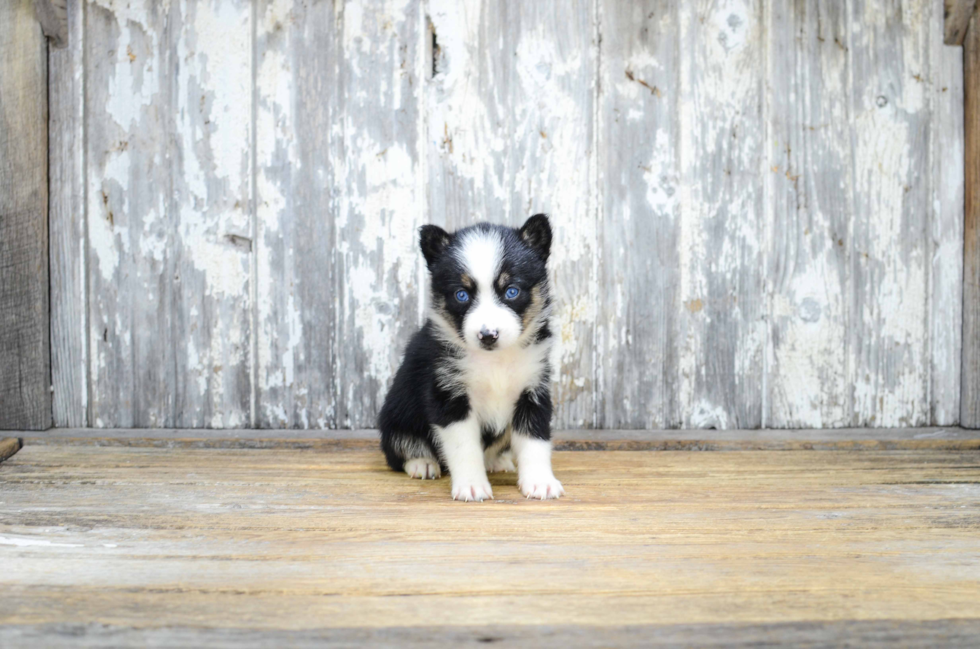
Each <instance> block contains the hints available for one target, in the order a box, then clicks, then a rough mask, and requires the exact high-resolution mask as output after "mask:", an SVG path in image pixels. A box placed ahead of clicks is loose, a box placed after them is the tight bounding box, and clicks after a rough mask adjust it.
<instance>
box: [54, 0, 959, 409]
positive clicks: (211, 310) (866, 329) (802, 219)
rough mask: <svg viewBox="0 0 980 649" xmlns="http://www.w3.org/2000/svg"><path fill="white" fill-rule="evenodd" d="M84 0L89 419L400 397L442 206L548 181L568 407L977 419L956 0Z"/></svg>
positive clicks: (68, 352)
mask: <svg viewBox="0 0 980 649" xmlns="http://www.w3.org/2000/svg"><path fill="white" fill-rule="evenodd" d="M71 16H72V18H71V24H70V27H71V29H72V30H73V31H72V33H73V34H75V35H76V36H77V38H75V39H74V40H73V43H74V44H73V45H72V47H74V48H75V49H73V50H70V51H69V53H68V55H67V56H66V57H62V58H66V59H67V60H66V62H64V63H62V62H61V60H60V59H58V61H57V62H56V64H53V65H52V75H51V83H52V92H53V93H55V92H56V89H57V88H60V87H61V86H60V85H59V84H62V83H66V81H65V77H66V76H68V77H71V79H72V83H74V84H75V85H74V86H70V87H81V80H82V79H83V80H84V87H85V93H84V95H83V99H82V100H81V103H80V104H79V105H78V106H77V108H76V109H74V110H67V109H66V110H65V115H66V117H65V118H64V122H58V124H60V126H59V128H62V129H64V131H65V132H71V138H73V139H74V141H75V142H78V143H82V142H84V143H85V148H84V150H82V151H81V152H80V153H79V154H78V155H75V156H74V157H73V156H70V155H64V156H62V157H60V158H59V157H58V156H54V157H53V164H54V165H62V164H63V165H65V166H66V169H67V171H65V172H64V173H62V174H60V175H59V174H52V178H53V179H54V180H53V182H64V183H66V184H68V183H75V185H77V188H78V189H74V190H73V189H72V188H71V187H68V186H67V185H66V187H65V188H59V187H53V188H52V192H53V195H55V196H57V195H59V194H58V192H59V191H60V192H61V194H63V196H64V197H69V196H77V197H78V198H77V200H76V201H74V203H75V204H76V206H75V208H74V209H75V210H77V211H79V214H78V215H74V214H72V210H71V209H67V208H66V209H61V208H59V209H57V210H55V209H52V219H65V220H66V222H65V223H61V222H55V223H52V232H63V233H65V235H64V236H61V235H59V236H58V237H54V238H53V243H52V246H53V252H52V258H53V259H55V258H58V259H61V258H63V257H65V256H66V255H68V256H69V257H71V256H77V259H69V260H67V261H66V263H65V268H66V269H67V270H66V273H67V275H66V277H69V279H67V280H65V281H70V282H73V284H72V286H75V285H76V284H81V285H82V287H83V288H84V291H82V292H81V298H80V297H79V291H76V290H60V291H59V290H54V291H53V292H52V296H53V297H52V299H53V300H56V301H57V303H56V304H53V306H52V312H53V313H55V314H56V317H58V318H63V321H64V322H63V323H60V324H59V326H56V327H54V328H53V331H57V332H59V333H58V334H57V336H58V339H59V340H58V344H57V345H55V346H54V347H53V350H54V351H53V353H54V355H55V358H54V359H53V365H52V367H53V368H54V369H53V371H54V377H53V378H54V381H53V382H54V384H55V386H56V395H55V410H56V412H55V420H56V422H59V423H61V422H73V423H75V424H76V425H77V424H78V423H79V422H81V423H85V422H87V423H89V424H90V425H94V426H109V427H112V426H156V427H174V426H185V427H242V426H257V427H263V428H347V427H353V428H361V427H370V426H373V424H374V418H375V416H376V413H377V410H378V408H379V407H380V405H381V403H382V401H383V399H384V395H385V393H386V390H387V388H388V386H389V384H390V382H391V379H392V377H393V375H394V372H395V370H396V369H397V367H398V363H399V360H400V355H401V353H402V350H403V349H404V346H405V344H406V343H407V340H408V337H409V336H410V335H411V333H412V332H413V331H414V330H415V328H416V327H417V326H418V323H419V322H420V321H421V320H422V319H423V318H424V305H425V300H426V296H425V293H426V291H427V287H426V286H425V274H424V269H423V265H422V262H421V259H420V255H419V253H418V252H417V249H416V248H417V242H416V236H417V235H416V232H417V228H418V226H419V225H420V224H422V223H426V222H434V223H437V224H440V225H443V226H445V227H448V228H457V227H461V226H464V225H468V224H470V223H474V222H477V221H482V220H490V221H495V222H502V223H508V224H511V225H519V224H520V223H521V222H523V221H524V219H526V218H527V217H528V216H530V215H531V214H534V213H537V212H547V213H549V214H551V216H552V219H553V224H554V228H555V241H554V246H553V253H552V259H551V262H550V267H551V272H552V278H553V283H554V287H555V291H554V296H553V297H554V302H555V309H554V326H553V331H554V333H555V335H556V338H557V340H558V344H557V345H555V348H554V356H553V357H552V371H553V377H554V382H553V393H554V397H555V403H556V419H555V422H554V424H555V425H556V426H559V427H571V428H575V427H592V426H597V427H606V428H650V427H667V428H670V427H704V428H710V427H715V428H734V427H744V428H754V427H759V426H771V427H840V426H924V425H930V424H934V425H949V424H955V423H956V421H957V417H958V412H959V376H960V371H959V363H960V350H961V345H962V341H961V337H960V322H961V318H962V314H961V305H960V302H961V295H962V278H961V277H962V256H961V254H960V251H961V250H962V244H963V232H962V211H963V190H962V174H963V170H962V162H961V160H962V150H963V141H962V121H963V116H962V66H961V63H960V60H959V58H958V50H954V49H952V48H946V47H944V46H943V45H942V11H941V9H940V5H939V3H937V2H933V1H932V0H900V1H896V2H885V1H884V0H852V1H851V2H848V3H824V2H818V1H817V0H799V1H791V0H770V1H768V2H763V1H762V0H697V1H694V2H681V1H679V0H677V1H666V2H665V1H663V0H643V1H629V2H627V1H626V0H569V1H567V2H559V3H537V2H524V3H516V2H491V1H490V0H464V1H457V0H452V1H450V0H428V1H427V2H424V3H423V2H419V1H417V0H383V1H379V2H364V1H360V0H357V1H355V0H346V1H345V0H336V1H335V2H332V3H327V2H316V3H308V2H301V1H300V0H255V2H254V3H252V2H249V1H248V0H169V1H161V2H148V1H146V2H142V1H133V2H118V1H114V0H86V1H85V2H82V3H81V4H80V5H78V6H76V7H75V9H74V10H73V11H72V14H71ZM53 56H54V55H53ZM53 96H57V97H60V95H56V94H55V95H53ZM59 101H60V99H59ZM65 106H66V107H68V108H70V106H69V105H68V104H67V103H66V104H65ZM54 123H55V122H53V124H54ZM65 141H66V142H67V141H69V138H67V136H66V139H65ZM66 150H67V149H66ZM71 169H75V171H71ZM58 179H64V180H58ZM58 200H61V199H58ZM66 200H67V198H66ZM69 202H70V201H69ZM60 204H61V203H59V205H60ZM65 204H66V205H67V204H68V203H65ZM68 219H76V220H77V221H78V223H80V224H82V225H83V226H84V227H80V226H79V225H77V224H73V223H71V222H68ZM59 228H60V229H59ZM71 232H81V235H83V239H82V243H81V244H78V245H67V241H68V239H70V238H71V237H70V236H68V235H69V233H71ZM66 237H67V238H66ZM55 245H57V246H58V248H57V252H56V253H55V252H54V246H55ZM56 255H57V257H56ZM72 273H73V274H74V275H72ZM53 276H55V275H53ZM71 277H74V278H75V279H71ZM79 278H80V279H79ZM59 314H61V315H59ZM68 323H71V326H70V327H68ZM61 324H64V325H65V326H61ZM61 355H63V356H64V358H63V359H62V357H61ZM79 367H81V371H79ZM62 368H63V369H62ZM69 383H70V387H71V389H70V390H69V391H72V392H73V394H72V395H69V396H70V397H71V398H68V397H67V396H66V397H64V398H60V397H61V395H59V394H58V391H59V390H62V389H66V388H65V387H64V386H65V385H68V384H69ZM75 383H79V384H80V385H77V386H76V385H74V384H75ZM66 390H67V389H66Z"/></svg>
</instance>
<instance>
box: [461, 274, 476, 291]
mask: <svg viewBox="0 0 980 649" xmlns="http://www.w3.org/2000/svg"><path fill="white" fill-rule="evenodd" d="M460 281H461V282H462V283H463V286H465V287H466V288H467V289H468V290H470V291H472V290H473V289H474V288H476V282H474V281H473V278H472V277H470V276H469V275H467V274H466V273H463V276H462V277H461V278H460Z"/></svg>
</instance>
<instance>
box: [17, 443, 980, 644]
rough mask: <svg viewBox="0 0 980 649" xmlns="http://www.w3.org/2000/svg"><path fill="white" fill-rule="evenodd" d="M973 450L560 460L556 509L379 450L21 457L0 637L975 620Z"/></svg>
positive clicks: (561, 456) (26, 452)
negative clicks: (456, 496)
mask: <svg viewBox="0 0 980 649" xmlns="http://www.w3.org/2000/svg"><path fill="white" fill-rule="evenodd" d="M977 453H978V452H977V451H969V452H935V451H914V452H906V451H890V452H888V451H885V452H883V451H868V452H863V453H851V452H844V453H838V452H826V453H811V452H792V451H791V452H744V453H684V452H680V453H679V452H663V453H629V452H625V453H622V452H620V453H617V452H604V453H596V452H589V451H585V452H579V453H556V454H555V458H554V463H555V468H556V472H557V474H558V475H559V476H560V477H561V478H562V480H563V481H564V483H565V486H566V489H567V490H568V497H567V498H564V499H562V500H560V501H556V502H531V501H527V500H524V499H523V498H520V497H519V496H518V492H517V489H516V487H515V484H514V476H513V475H512V474H502V475H494V476H493V478H492V482H493V483H494V487H495V489H494V492H495V495H496V496H497V500H495V501H492V502H487V503H483V504H482V505H467V504H463V503H454V502H452V501H450V500H449V498H448V493H447V489H448V487H447V482H446V480H438V481H428V482H420V481H412V480H410V479H408V478H406V477H405V476H404V475H402V474H396V473H393V472H391V471H388V470H387V469H386V467H385V466H384V462H383V458H382V456H381V454H380V453H378V452H377V451H371V452H359V451H350V452H329V453H320V452H315V451H296V450H266V451H258V450H181V451H179V452H176V451H173V450H167V449H154V448H92V447H72V446H31V445H28V446H26V447H25V448H24V449H23V450H22V451H21V452H20V453H18V454H17V455H16V456H14V457H13V458H12V459H11V460H8V461H7V462H5V463H4V464H3V465H0V488H2V492H3V494H4V497H3V502H2V503H0V539H2V541H0V557H2V560H3V564H4V570H3V572H2V574H0V584H2V587H0V624H2V626H3V628H5V629H10V628H12V627H14V628H25V626H26V627H29V628H34V629H44V628H46V627H47V628H51V627H48V626H47V625H55V624H59V625H66V626H68V627H74V626H75V625H83V631H84V625H85V624H87V623H89V622H92V621H97V622H98V623H99V624H100V625H103V628H105V629H119V630H124V629H131V630H134V631H136V630H142V631H143V632H146V633H153V632H159V631H158V630H160V629H164V628H173V627H176V628H187V627H192V626H193V627H196V628H197V629H200V630H202V631H203V630H204V629H225V630H226V631H225V632H244V631H247V630H253V631H255V630H260V631H266V632H271V631H276V630H279V631H299V630H302V629H312V628H317V629H329V628H337V629H348V630H353V629H358V628H360V629H368V628H381V627H404V626H415V625H419V624H423V625H427V626H436V627H439V626H449V627H463V628H467V627H469V628H472V627H484V628H491V627H497V626H502V627H506V628H509V629H512V630H513V629H517V630H519V629H521V628H522V627H523V626H525V625H532V626H533V625H552V626H565V625H573V626H583V627H589V626H598V627H605V628H609V627H617V626H620V625H647V626H649V625H699V624H713V625H733V624H746V623H749V624H802V623H825V622H839V623H840V622H852V621H874V620H879V621H880V620H889V619H891V620H904V621H906V622H907V623H924V622H928V621H940V620H948V619H951V618H959V619H962V620H976V619H977V618H980V603H978V601H977V598H976V592H977V589H978V587H980V569H978V568H977V566H978V565H980V562H978V561H977V559H978V558H980V541H978V539H980V534H978V532H980V523H978V521H980V516H978V514H980V511H978V504H977V503H978V499H977V497H976V496H977V488H978V487H977V485H978V483H980V468H978V463H977V458H978V455H977ZM38 503H43V505H44V506H43V507H41V506H38ZM69 568H70V569H69ZM62 628H64V627H62ZM215 632H216V633H217V632H218V631H215ZM5 633H9V631H5Z"/></svg>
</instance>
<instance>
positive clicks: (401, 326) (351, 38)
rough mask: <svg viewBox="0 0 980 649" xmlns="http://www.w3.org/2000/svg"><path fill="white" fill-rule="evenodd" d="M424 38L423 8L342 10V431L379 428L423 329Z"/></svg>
mask: <svg viewBox="0 0 980 649" xmlns="http://www.w3.org/2000/svg"><path fill="white" fill-rule="evenodd" d="M424 30H425V24H424V15H423V13H422V7H421V4H420V3H419V2H415V1H413V0H385V1H384V2H371V3H364V2H359V1H351V0H348V1H347V2H345V3H344V6H343V38H342V41H341V45H342V49H341V51H340V61H341V63H340V80H341V84H342V92H343V95H342V102H343V106H344V111H343V114H342V116H341V123H342V129H343V131H342V135H343V158H342V160H341V161H340V164H339V165H338V170H339V171H340V175H339V176H338V177H337V179H336V183H337V184H336V185H335V190H337V191H339V192H340V195H341V200H340V201H339V209H338V210H337V212H336V222H335V225H334V227H335V228H336V237H337V239H336V241H337V243H336V251H335V254H336V255H337V258H336V271H337V275H336V278H337V283H336V285H335V286H336V288H335V291H336V294H335V299H336V300H337V301H338V302H339V305H340V317H339V319H338V322H337V339H338V341H340V344H339V345H338V348H337V365H336V369H335V372H336V376H337V377H338V380H337V387H338V401H337V407H338V412H337V421H338V425H339V426H341V427H343V428H367V427H374V426H375V425H376V421H375V420H376V416H377V412H378V411H379V410H380V409H381V404H382V402H383V398H384V394H385V392H386V391H387V386H388V384H389V383H390V381H391V379H392V378H393V377H394V374H395V371H396V370H397V369H398V364H399V361H400V360H401V354H402V352H403V351H404V349H405V346H406V345H407V343H408V339H409V336H411V334H412V333H414V332H415V330H416V329H417V326H418V321H419V307H420V303H421V300H420V293H421V291H422V290H424V289H423V287H422V286H421V285H420V283H419V272H418V269H419V263H420V261H419V260H420V253H419V251H418V247H417V245H416V239H417V235H416V231H417V230H418V227H419V226H420V225H421V224H422V223H423V222H425V221H424V220H423V216H424V215H423V210H422V204H423V203H422V201H423V195H424V193H423V186H422V183H423V182H424V179H423V176H422V167H421V161H422V158H421V155H420V150H421V148H422V143H423V140H422V132H421V129H422V106H421V104H422V97H423V94H422V93H423V88H422V84H423V83H424V75H425V68H424V65H423V53H424V49H425V48H424V46H423V41H422V38H421V37H420V36H421V34H423V33H424Z"/></svg>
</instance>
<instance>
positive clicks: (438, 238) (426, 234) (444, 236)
mask: <svg viewBox="0 0 980 649" xmlns="http://www.w3.org/2000/svg"><path fill="white" fill-rule="evenodd" d="M451 240H452V236H450V234H449V233H448V232H446V231H445V230H443V229H442V228H440V227H439V226H438V225H423V226H422V227H421V228H419V247H420V248H422V255H423V256H424V257H425V265H426V266H427V267H428V268H430V269H431V268H432V264H433V263H434V262H435V260H436V259H438V258H439V256H440V255H441V254H442V253H443V252H444V251H445V250H446V248H447V247H448V246H449V242H450V241H451Z"/></svg>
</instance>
